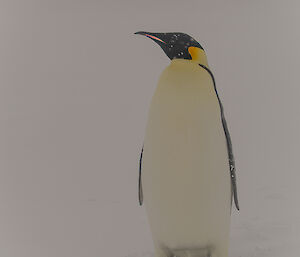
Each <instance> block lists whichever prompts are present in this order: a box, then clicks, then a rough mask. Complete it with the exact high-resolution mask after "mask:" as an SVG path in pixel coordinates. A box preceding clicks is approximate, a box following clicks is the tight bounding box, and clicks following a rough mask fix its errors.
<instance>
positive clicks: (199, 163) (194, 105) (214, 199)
mask: <svg viewBox="0 0 300 257" xmlns="http://www.w3.org/2000/svg"><path fill="white" fill-rule="evenodd" d="M142 185H143V191H144V201H145V205H146V210H147V214H148V219H149V222H150V226H151V230H152V234H153V239H154V243H155V246H156V247H157V248H159V247H161V246H165V247H168V248H171V249H179V248H199V247H205V246H213V247H215V248H216V249H217V250H216V251H219V252H220V254H221V253H223V252H224V253H225V252H227V248H228V234H229V222H230V208H231V185H230V174H229V170H228V158H227V149H226V139H225V135H224V131H223V127H222V123H221V117H220V107H219V103H218V100H217V97H216V94H215V91H214V88H213V83H212V79H211V77H210V75H209V73H208V72H207V71H206V70H204V69H203V68H201V67H200V66H199V65H197V64H196V63H193V62H191V61H188V60H174V61H172V62H171V64H170V65H169V66H168V67H167V68H166V69H165V70H164V72H163V73H162V75H161V77H160V80H159V83H158V86H157V89H156V92H155V94H154V96H153V99H152V103H151V106H150V111H149V117H148V124H147V129H146V137H145V141H144V156H143V166H142ZM220 256H221V255H220ZM222 256H227V255H222Z"/></svg>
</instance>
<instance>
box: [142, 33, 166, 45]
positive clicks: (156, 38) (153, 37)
mask: <svg viewBox="0 0 300 257" xmlns="http://www.w3.org/2000/svg"><path fill="white" fill-rule="evenodd" d="M145 36H147V37H150V38H152V39H155V40H158V41H160V42H162V43H164V44H166V42H165V41H163V40H161V39H160V38H158V37H155V36H152V35H149V34H145Z"/></svg>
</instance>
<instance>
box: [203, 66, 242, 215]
mask: <svg viewBox="0 0 300 257" xmlns="http://www.w3.org/2000/svg"><path fill="white" fill-rule="evenodd" d="M199 66H200V67H202V68H203V69H205V70H206V71H207V72H208V73H209V75H210V76H211V78H212V81H213V84H214V89H215V92H216V95H217V98H218V101H219V105H220V110H221V119H222V125H223V129H224V133H225V137H226V142H227V152H228V161H229V170H230V178H231V185H232V193H233V198H234V203H235V207H236V208H237V209H238V210H240V207H239V201H238V195H237V186H236V175H235V161H234V156H233V151H232V143H231V138H230V134H229V130H228V127H227V122H226V119H225V115H224V109H223V105H222V103H221V100H220V97H219V94H218V91H217V88H216V82H215V78H214V75H213V74H212V72H211V71H210V69H209V68H207V67H206V66H204V65H202V64H199Z"/></svg>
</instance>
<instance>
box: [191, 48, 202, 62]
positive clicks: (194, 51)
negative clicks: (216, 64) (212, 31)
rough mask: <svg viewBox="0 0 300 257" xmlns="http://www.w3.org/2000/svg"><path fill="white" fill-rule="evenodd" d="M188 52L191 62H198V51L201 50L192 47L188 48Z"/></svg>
mask: <svg viewBox="0 0 300 257" xmlns="http://www.w3.org/2000/svg"><path fill="white" fill-rule="evenodd" d="M188 51H189V53H190V55H191V56H192V60H198V59H199V57H200V51H201V49H200V48H198V47H194V46H190V47H189V48H188Z"/></svg>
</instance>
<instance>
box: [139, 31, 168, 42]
mask: <svg viewBox="0 0 300 257" xmlns="http://www.w3.org/2000/svg"><path fill="white" fill-rule="evenodd" d="M134 34H136V35H142V36H146V37H148V38H151V39H152V40H154V41H155V42H156V43H163V44H166V42H165V41H163V40H162V39H161V38H159V37H158V33H151V32H146V31H138V32H135V33H134Z"/></svg>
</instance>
